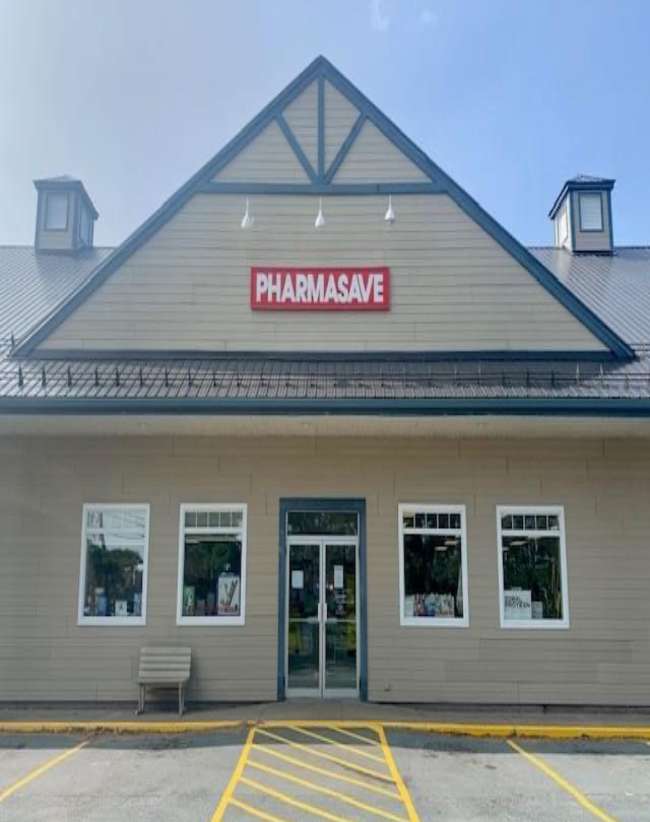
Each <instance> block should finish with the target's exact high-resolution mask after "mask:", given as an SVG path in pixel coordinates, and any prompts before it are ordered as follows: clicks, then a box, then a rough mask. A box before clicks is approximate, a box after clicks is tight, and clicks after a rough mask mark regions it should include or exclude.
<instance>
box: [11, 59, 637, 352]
mask: <svg viewBox="0 0 650 822" xmlns="http://www.w3.org/2000/svg"><path fill="white" fill-rule="evenodd" d="M328 84H331V86H332V88H333V89H335V91H336V92H338V94H340V95H341V96H342V97H344V98H345V99H346V100H347V101H348V102H349V104H350V106H352V107H353V108H354V109H356V110H357V111H358V112H359V115H358V117H357V118H356V120H355V121H354V123H353V125H352V127H351V129H350V131H349V132H348V135H347V137H345V138H344V139H343V141H342V143H341V144H340V147H339V149H338V151H337V153H336V155H335V157H334V158H330V156H329V155H328V160H330V161H329V162H328V164H327V167H326V162H325V160H326V157H325V151H326V136H325V135H326V92H327V89H326V87H327V85H328ZM313 85H315V86H316V89H315V91H316V104H317V113H318V118H317V157H316V159H317V162H316V167H314V164H313V147H312V145H311V143H312V142H313V137H312V138H311V142H310V138H309V137H308V132H309V133H312V134H313V130H312V127H311V126H308V125H307V120H304V123H303V126H302V128H303V129H304V130H303V133H302V135H301V139H302V140H303V142H304V148H303V146H302V145H301V142H300V140H299V138H298V136H297V135H296V133H295V132H294V131H293V130H292V128H291V126H290V125H289V122H288V121H287V112H288V114H289V119H290V120H292V121H293V122H294V126H295V124H296V116H297V112H298V111H300V110H301V105H304V104H305V103H310V102H311V100H312V98H311V97H310V96H309V95H308V96H307V97H306V98H304V99H303V101H302V103H301V104H300V105H299V104H298V103H297V102H296V101H298V100H299V98H300V96H301V95H302V94H303V93H304V92H305V91H306V90H308V89H309V88H310V87H311V86H313ZM310 94H313V92H312V91H310ZM294 102H296V108H295V109H294V110H293V111H292V106H293V104H294ZM307 108H308V106H307ZM311 110H312V111H313V105H312V108H311ZM301 117H302V115H301ZM299 119H300V118H299ZM350 120H351V114H350V116H349V117H348V122H349V121H350ZM341 130H342V131H344V130H345V127H343V128H342V129H341ZM280 137H282V138H284V140H285V143H286V145H285V143H282V141H281V140H280ZM358 140H361V141H362V142H361V143H359V146H357V145H356V144H357V141H358ZM258 141H259V142H258ZM265 141H266V142H265ZM364 141H365V144H366V145H368V143H370V144H371V145H372V144H373V141H374V144H375V145H377V144H380V145H381V147H382V149H383V150H384V151H386V150H388V147H389V150H390V152H391V156H392V157H393V159H395V157H396V156H399V157H400V164H401V168H403V174H404V175H405V176H403V177H402V179H392V177H391V178H390V179H387V178H385V177H384V179H383V180H382V179H380V178H377V177H375V178H374V179H373V178H372V174H373V173H374V174H380V173H381V171H380V170H377V171H374V172H373V171H372V170H369V173H370V175H371V177H370V178H369V179H366V181H365V182H363V183H354V182H350V179H353V180H354V179H360V177H355V176H354V175H355V173H356V172H355V165H356V166H357V168H358V165H359V154H360V150H359V148H360V147H361V148H362V147H363V146H364ZM287 145H288V146H289V149H290V152H289V153H287V151H286V146H287ZM259 146H262V147H264V146H266V147H267V149H268V148H270V147H275V150H276V151H277V152H278V153H279V154H278V156H280V154H281V156H282V161H281V162H278V164H277V166H276V165H273V168H274V171H273V172H269V171H268V169H267V168H266V167H265V169H264V170H262V167H261V165H259V166H258V163H259V162H260V152H259V151H258V147H259ZM355 148H356V149H357V151H356V152H355ZM353 152H355V153H353ZM395 152H397V155H396V154H395ZM291 153H293V155H294V157H293V158H290V154H291ZM310 153H311V158H310V156H309V154H310ZM355 157H356V160H355ZM346 165H347V168H346ZM414 168H415V170H416V171H417V173H418V175H421V176H416V171H414V170H413V169H414ZM377 169H381V163H379V165H378V166H377ZM269 173H272V174H273V175H276V176H273V178H272V179H269V177H268V176H267V177H265V178H262V177H261V176H260V175H262V174H266V175H268V174H269ZM384 173H385V172H384ZM278 174H280V176H277V175H278ZM346 174H348V175H352V176H351V177H348V180H347V181H346V179H345V175H346ZM282 175H284V176H282ZM287 175H288V176H287ZM339 175H342V176H339ZM289 180H290V181H289ZM274 186H275V187H274ZM200 192H235V193H243V194H247V193H251V194H254V193H259V192H263V193H284V194H287V193H293V192H295V193H305V194H316V195H321V196H322V195H327V194H337V193H345V194H351V193H356V192H358V193H360V194H362V193H366V194H368V193H371V192H375V193H416V192H418V193H420V192H427V193H438V194H443V193H444V194H447V195H448V196H449V197H450V198H451V199H452V200H453V201H454V202H455V203H456V204H457V205H458V206H459V207H460V209H461V210H462V211H464V212H465V213H466V214H467V215H468V216H469V217H470V218H471V219H472V220H474V221H475V222H476V223H477V224H478V225H479V226H480V227H481V228H483V229H484V230H485V231H486V232H487V233H488V234H489V235H490V236H491V237H492V238H493V239H494V240H496V242H497V243H498V244H499V245H501V246H502V247H503V248H504V249H505V250H506V251H507V252H508V253H509V254H510V255H511V256H512V257H513V258H514V259H515V260H517V261H518V262H519V263H520V264H521V265H522V266H523V267H524V268H525V269H526V270H527V271H528V272H529V273H530V274H531V275H532V276H533V277H534V278H535V279H536V280H537V281H538V282H539V283H540V285H542V286H543V287H544V288H545V289H546V290H547V291H548V292H549V293H550V294H552V295H553V296H554V298H555V299H557V300H558V301H559V302H560V303H561V304H562V305H563V306H564V307H565V308H567V309H568V310H569V311H570V312H571V313H572V314H573V315H574V316H575V317H576V318H577V320H578V321H579V322H580V323H582V324H583V326H585V327H586V328H587V329H589V331H591V333H592V334H593V335H594V336H595V337H596V338H597V339H598V340H600V342H601V343H603V344H604V345H605V346H606V347H607V348H609V350H610V351H611V352H612V353H613V354H614V355H615V356H619V357H624V358H630V357H633V356H634V354H633V352H632V350H631V349H630V348H629V346H628V345H627V344H626V343H625V342H624V341H623V340H621V338H620V337H618V336H617V335H616V334H615V333H614V332H613V331H612V330H611V329H610V328H609V327H608V326H607V325H606V324H605V323H604V322H603V321H602V320H601V319H600V318H599V317H597V316H596V315H595V314H594V313H593V312H591V311H590V310H589V309H588V308H587V307H586V306H585V305H584V304H583V303H582V302H581V301H580V300H579V299H578V298H577V297H576V296H575V294H573V293H572V292H571V291H570V290H569V289H568V288H566V287H565V286H564V285H563V284H562V283H561V282H560V281H559V280H558V279H557V278H556V277H554V276H553V275H552V274H551V272H550V271H549V270H548V269H547V268H546V267H545V266H544V265H542V263H540V262H539V260H537V258H535V257H534V256H533V255H532V254H531V253H530V252H529V251H528V250H527V249H526V248H525V247H523V246H522V245H521V244H520V243H519V242H517V241H516V240H515V239H514V238H513V237H512V236H511V235H510V234H509V233H508V232H507V231H506V230H505V229H504V228H503V227H502V226H501V225H500V224H499V223H498V222H497V221H496V220H494V219H493V218H492V217H491V216H490V215H489V214H488V213H487V212H485V211H484V210H483V209H482V208H481V207H480V206H479V205H478V203H476V201H475V200H473V199H472V198H471V197H470V196H469V195H468V194H467V193H466V192H465V191H464V190H463V189H462V188H461V187H460V186H459V185H458V184H457V183H455V182H454V181H453V180H452V179H451V178H450V177H448V175H446V174H445V172H443V171H442V169H440V168H439V167H438V166H437V165H436V164H435V163H434V162H433V161H432V160H430V159H429V157H427V155H426V154H425V153H424V152H423V151H422V150H421V149H419V148H418V147H417V146H416V145H415V144H414V143H413V142H412V141H411V140H409V139H408V138H407V137H406V136H405V135H404V134H403V133H402V132H401V131H400V129H399V128H398V127H397V126H396V125H395V124H394V123H392V122H391V121H390V120H389V119H388V118H387V117H386V116H385V115H384V114H383V113H382V112H381V111H380V110H379V109H378V108H377V107H376V106H375V105H374V104H373V103H371V102H370V101H369V100H368V98H366V97H365V96H364V95H363V94H362V93H361V92H360V91H359V90H358V89H357V88H356V87H355V86H354V85H352V83H350V81H349V80H347V78H345V77H344V76H343V75H342V74H341V73H340V72H339V71H337V69H335V68H334V66H332V64H331V63H329V62H328V61H327V60H326V59H325V58H324V57H318V58H317V59H316V60H314V62H313V63H311V64H310V65H309V66H308V67H307V68H306V69H305V70H304V71H303V72H302V73H301V74H300V75H299V76H298V77H297V78H296V79H295V80H294V81H293V82H292V83H290V84H289V85H288V86H287V87H286V88H285V89H284V91H282V92H281V93H280V94H279V95H278V96H277V97H276V98H275V99H274V100H273V101H272V102H271V103H269V105H267V106H266V107H265V108H264V109H263V110H262V111H261V112H260V113H259V114H258V115H257V117H255V118H254V119H253V120H252V121H251V122H250V123H249V124H248V125H247V126H246V127H245V128H244V129H242V131H241V132H240V133H239V134H238V135H237V136H236V137H235V138H234V139H233V140H231V141H230V143H228V144H227V145H226V146H225V147H224V148H223V149H222V150H221V151H220V152H219V153H218V154H217V155H215V157H213V158H212V159H211V160H210V161H209V162H208V163H206V164H205V165H204V166H203V167H202V168H201V169H200V170H199V171H198V172H197V173H196V174H195V175H194V176H193V177H192V178H191V179H190V180H188V182H187V183H186V184H185V185H183V186H182V187H181V188H180V189H179V190H178V191H177V192H176V193H175V194H174V195H172V196H171V197H170V198H169V199H168V200H167V201H166V202H165V203H164V204H163V205H162V206H161V207H160V208H159V209H158V211H156V212H155V213H154V214H153V215H152V216H151V217H150V218H149V219H148V220H147V221H146V222H145V223H144V224H143V225H142V226H141V227H140V228H139V229H137V230H136V231H135V232H134V233H133V234H131V235H130V237H128V238H127V239H126V240H125V242H124V243H122V245H120V246H119V247H118V248H117V249H115V251H114V252H113V253H112V254H111V255H109V257H108V258H107V259H106V260H105V261H104V262H103V263H102V264H100V265H99V266H98V268H97V269H96V270H95V271H94V272H93V274H92V275H91V276H90V277H89V279H88V280H87V281H86V283H85V284H84V285H83V286H82V287H81V288H79V289H78V290H77V291H76V292H74V293H73V294H72V296H71V297H70V298H69V299H68V300H67V301H66V302H65V303H64V304H63V305H62V306H60V307H59V308H58V309H56V310H55V311H54V312H53V313H52V314H51V315H50V316H49V317H47V318H45V320H44V321H43V322H42V323H41V324H40V325H39V326H37V327H36V328H35V329H34V330H33V331H32V333H31V334H29V335H28V336H27V337H26V338H25V339H24V340H22V341H20V342H19V345H18V347H17V349H16V352H17V353H19V354H27V353H30V352H32V351H33V350H34V349H35V348H36V347H37V346H38V345H39V344H40V343H41V342H42V341H43V340H45V339H46V338H47V337H48V335H49V334H50V333H51V332H52V331H53V330H54V329H55V328H57V327H58V326H59V325H60V324H61V323H62V322H63V321H64V320H65V319H66V318H67V317H68V316H69V315H70V314H71V313H72V312H73V311H74V310H75V309H76V308H77V307H78V306H79V305H80V304H81V303H83V302H84V300H85V299H86V298H87V297H88V296H90V295H91V294H92V293H93V292H94V291H95V290H96V289H97V288H98V287H99V286H100V285H101V284H102V283H103V282H104V281H105V280H106V278H107V277H109V276H110V275H111V273H112V272H114V271H116V270H117V269H118V268H119V267H120V266H121V265H122V264H123V263H124V262H125V261H126V260H128V259H129V257H130V256H131V255H132V254H133V252H134V251H136V250H137V249H138V248H140V247H141V246H142V245H143V244H144V243H146V242H147V240H148V239H149V238H151V237H153V236H154V235H155V234H156V232H157V231H158V230H159V229H160V228H161V227H162V226H163V225H165V224H166V223H167V222H168V221H169V220H170V219H171V218H172V217H173V216H174V215H175V214H176V213H177V212H178V211H179V210H180V209H181V208H182V207H183V206H184V205H185V204H187V203H188V201H189V200H190V199H191V198H192V197H193V196H194V195H195V194H197V193H200Z"/></svg>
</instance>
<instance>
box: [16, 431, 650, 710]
mask: <svg viewBox="0 0 650 822" xmlns="http://www.w3.org/2000/svg"><path fill="white" fill-rule="evenodd" d="M283 496H300V497H302V496H314V497H319V496H345V497H363V498H365V500H366V503H367V511H368V514H367V516H368V519H367V525H368V623H369V648H368V658H369V695H370V699H372V700H377V701H426V702H435V701H452V702H466V701H477V702H493V703H499V702H502V703H503V702H514V703H574V704H589V703H591V704H599V703H611V704H617V705H644V704H645V705H647V704H650V597H649V596H648V590H649V586H650V559H649V554H648V533H650V507H649V506H648V504H647V500H648V498H649V496H650V444H649V443H647V442H643V441H639V440H636V441H632V440H630V441H626V440H623V439H617V440H611V441H610V440H600V439H599V440H596V439H594V440H577V439H572V440H569V439H567V440H548V441H545V440H507V439H503V440H482V439H476V440H471V439H467V440H436V439H418V438H411V439H398V438H382V439H373V438H363V437H361V438H354V439H352V438H323V439H315V438H304V439H301V438H282V437H277V438H230V439H228V438H193V437H187V438H173V437H166V438H158V437H150V438H146V437H144V438H138V437H132V438H130V437H121V438H110V437H105V438H76V439H75V438H72V437H68V438H66V437H59V438H52V439H48V438H38V437H31V438H12V439H9V438H5V439H1V440H0V520H1V521H2V525H3V527H2V529H0V562H1V563H2V574H1V575H0V670H1V671H2V676H1V677H0V700H30V699H80V700H102V699H106V700H111V699H132V700H135V699H136V692H137V688H136V684H135V682H136V676H137V670H138V654H139V649H140V648H141V647H144V646H152V645H154V646H155V645H160V644H175V645H182V646H190V647H191V648H192V666H193V678H192V682H191V686H190V692H189V698H190V699H203V700H223V699H226V700H236V701H239V700H246V699H248V700H268V699H274V698H275V694H276V662H277V658H276V654H277V627H278V577H277V574H278V508H279V498H280V497H283ZM88 501H93V502H100V501H106V502H120V501H123V502H148V503H150V505H151V529H150V545H149V587H148V590H149V595H148V599H149V603H148V613H147V625H146V626H145V627H138V626H136V627H122V628H111V627H108V628H106V627H90V626H87V627H86V626H84V627H79V626H77V586H78V575H79V549H80V532H81V511H82V505H83V503H84V502H88ZM182 502H245V503H247V504H248V560H247V564H248V579H247V602H246V624H245V625H244V626H234V627H222V628H218V627H216V628H215V627H197V628H188V627H177V626H176V619H175V614H176V574H177V551H178V517H179V506H180V504H181V503H182ZM400 502H423V503H455V504H464V505H465V506H466V507H467V539H468V546H467V549H468V571H469V586H468V588H469V618H470V625H469V627H468V628H465V629H451V628H450V629H435V628H422V627H416V628H409V627H400V625H399V612H398V594H397V590H398V587H397V562H398V560H397V506H398V503H400ZM504 504H533V505H539V504H554V505H556V504H561V505H564V506H565V516H566V543H567V561H568V579H569V606H570V616H571V627H570V628H569V629H568V630H565V631H540V630H537V631H530V630H529V631H526V630H517V631H512V630H511V631H507V630H502V629H500V628H499V607H498V583H497V548H496V518H495V509H496V506H497V505H504Z"/></svg>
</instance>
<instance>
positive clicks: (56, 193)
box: [43, 191, 70, 231]
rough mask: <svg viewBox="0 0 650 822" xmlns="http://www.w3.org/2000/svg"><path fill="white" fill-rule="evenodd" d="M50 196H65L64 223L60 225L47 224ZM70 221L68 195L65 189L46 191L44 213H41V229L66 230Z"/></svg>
mask: <svg viewBox="0 0 650 822" xmlns="http://www.w3.org/2000/svg"><path fill="white" fill-rule="evenodd" d="M52 197H63V198H65V224H64V225H62V226H50V225H48V217H49V215H50V199H51V198H52ZM69 223H70V195H69V194H68V192H67V191H48V192H47V193H46V195H45V214H43V230H44V231H67V230H68V225H69Z"/></svg>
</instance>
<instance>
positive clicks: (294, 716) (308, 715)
mask: <svg viewBox="0 0 650 822" xmlns="http://www.w3.org/2000/svg"><path fill="white" fill-rule="evenodd" d="M298 720H299V721H300V722H316V721H323V720H330V721H337V722H378V723H381V724H385V725H394V724H396V723H397V724H402V723H404V724H409V725H410V724H413V725H421V726H422V729H423V730H436V727H434V726H437V725H445V726H449V725H451V726H469V725H473V726H476V727H483V728H487V727H495V726H508V727H511V726H516V727H521V726H533V727H535V728H545V727H547V728H550V727H564V728H569V727H572V728H577V729H580V728H586V729H589V728H592V729H595V728H629V729H630V730H632V729H635V734H640V733H645V732H647V734H648V738H650V706H649V707H647V708H634V709H625V708H611V707H610V708H602V709H595V708H575V707H561V708H560V707H557V708H556V707H553V708H547V709H543V708H541V707H534V706H475V705H474V706H459V705H425V704H417V705H406V704H386V703H382V704H378V703H367V702H359V701H357V700H326V701H318V700H310V699H295V700H289V701H286V702H265V703H240V704H232V703H227V704H226V703H224V704H219V705H192V704H190V705H189V707H188V710H187V712H186V713H185V715H184V716H183V717H179V716H178V715H177V714H176V712H175V710H174V707H173V706H171V705H170V706H169V707H167V706H162V705H158V706H156V707H152V708H150V709H148V710H147V711H146V712H145V713H144V714H142V715H140V716H138V717H136V715H135V702H134V703H119V704H115V705H95V704H88V705H83V704H79V703H74V704H66V703H56V704H51V705H40V704H39V705H21V706H16V705H12V706H5V707H2V706H0V730H3V729H4V728H5V726H6V725H11V726H13V725H14V723H21V724H24V723H30V724H31V723H35V724H43V725H48V724H50V723H57V724H58V723H75V724H76V723H83V724H92V723H98V724H101V725H110V724H113V723H128V724H129V725H131V724H133V725H136V724H137V725H140V724H143V723H147V724H152V723H154V724H155V723H161V724H164V725H165V726H183V725H188V724H191V725H195V724H196V725H205V726H206V729H207V727H208V726H210V725H212V726H213V727H217V726H218V725H219V724H223V726H224V727H226V726H228V725H231V726H232V725H233V724H235V723H260V722H280V721H289V722H291V721H298ZM427 726H431V727H427ZM458 732H461V731H460V730H459V731H458Z"/></svg>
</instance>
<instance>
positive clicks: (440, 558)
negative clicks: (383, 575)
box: [401, 510, 464, 620]
mask: <svg viewBox="0 0 650 822" xmlns="http://www.w3.org/2000/svg"><path fill="white" fill-rule="evenodd" d="M401 525H402V546H401V547H402V560H403V574H404V578H403V588H404V603H403V615H404V617H405V618H408V619H411V618H415V619H418V618H421V619H424V618H427V619H432V620H435V619H447V620H454V619H462V618H463V617H464V603H463V550H464V549H463V544H462V543H463V540H462V535H461V534H462V532H461V525H462V522H461V514H460V513H459V512H457V511H426V510H422V511H404V512H403V513H402V522H401Z"/></svg>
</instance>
